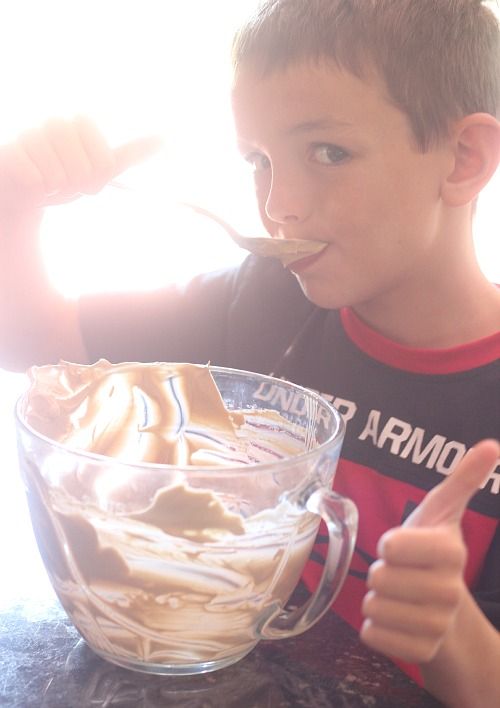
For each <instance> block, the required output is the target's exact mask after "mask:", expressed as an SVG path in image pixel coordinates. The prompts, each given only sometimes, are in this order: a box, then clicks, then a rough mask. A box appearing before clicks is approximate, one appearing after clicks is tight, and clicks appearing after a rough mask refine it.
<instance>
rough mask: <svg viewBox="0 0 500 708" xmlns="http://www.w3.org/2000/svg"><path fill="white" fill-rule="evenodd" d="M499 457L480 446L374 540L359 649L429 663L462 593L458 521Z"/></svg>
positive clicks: (487, 445) (493, 446) (463, 555)
mask: <svg viewBox="0 0 500 708" xmlns="http://www.w3.org/2000/svg"><path fill="white" fill-rule="evenodd" d="M499 455H500V446H499V444H498V443H497V442H496V441H494V440H483V441H482V442H481V443H479V444H478V445H476V446H475V447H474V448H472V449H471V450H469V452H468V453H467V454H466V455H465V457H464V458H463V459H462V461H461V462H460V463H459V464H458V465H457V467H456V469H455V470H454V472H453V473H452V474H451V476H450V477H448V478H447V479H446V480H444V481H443V482H442V483H441V484H439V485H438V486H437V487H435V488H434V489H433V490H431V491H430V492H429V493H428V494H427V496H426V497H425V499H424V500H423V501H422V503H421V504H420V505H419V506H418V507H417V508H416V509H415V511H414V512H413V513H412V514H411V515H410V516H409V517H408V519H407V520H406V522H405V523H404V525H403V526H401V527H398V528H395V529H391V530H390V531H387V532H386V533H385V534H384V535H383V536H382V537H381V538H380V541H379V544H378V548H377V551H378V555H379V559H378V560H377V561H375V562H374V563H373V564H372V566H371V568H370V571H369V574H368V581H367V582H368V588H369V591H368V593H367V594H366V596H365V599H364V602H363V607H362V610H363V614H364V616H365V621H364V623H363V626H362V628H361V638H362V640H363V641H364V642H365V643H366V644H368V645H369V646H371V647H372V648H374V649H376V650H378V651H380V652H382V653H384V654H387V655H389V656H394V657H398V658H399V659H402V660H403V661H408V662H411V663H426V662H429V661H431V660H432V659H433V658H434V657H435V655H436V653H437V652H438V650H439V648H440V646H441V644H442V643H443V641H444V639H445V637H446V635H447V634H448V632H449V631H450V629H451V628H452V627H453V625H454V621H455V619H456V617H457V614H458V610H459V608H460V606H461V604H462V602H463V600H464V598H465V596H467V594H468V590H467V587H466V586H465V583H464V580H463V571H464V566H465V562H466V559H467V552H466V548H465V544H464V541H463V538H462V533H461V529H460V523H461V519H462V516H463V513H464V511H465V508H466V506H467V504H468V502H469V500H470V499H471V497H472V496H473V495H474V493H475V492H476V491H477V489H478V487H479V486H480V485H481V484H482V483H483V482H484V481H485V480H486V479H487V477H488V475H489V473H490V471H491V469H492V468H493V467H494V465H495V464H496V463H497V461H498V457H499Z"/></svg>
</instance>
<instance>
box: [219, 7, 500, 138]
mask: <svg viewBox="0 0 500 708" xmlns="http://www.w3.org/2000/svg"><path fill="white" fill-rule="evenodd" d="M490 4H491V3H490ZM303 60H312V61H322V60H333V61H334V62H335V63H336V64H337V65H338V66H339V67H341V68H342V69H346V70H348V71H350V72H352V73H353V74H356V75H358V76H360V77H362V76H363V75H364V72H365V70H366V68H367V67H368V66H370V65H371V66H372V67H374V68H375V70H376V71H377V72H378V74H379V75H380V76H381V77H382V78H383V79H384V81H385V84H386V86H387V89H388V92H389V96H390V99H391V100H392V101H393V103H394V104H395V105H397V106H398V107H399V108H400V109H401V110H402V111H403V112H404V113H406V115H407V116H408V118H409V121H410V124H411V127H412V129H413V133H414V135H415V138H416V141H417V144H418V146H419V148H420V149H421V150H422V151H425V150H426V149H428V148H429V146H430V145H432V144H435V143H436V142H439V140H440V139H442V138H443V137H445V136H446V135H447V134H448V131H449V126H450V122H452V121H454V120H458V119H460V118H462V117H464V116H466V115H468V114H471V113H476V112H484V113H490V114H492V115H494V116H498V113H499V104H500V32H499V23H498V19H497V18H496V17H495V15H494V13H493V12H492V11H491V10H490V9H488V7H487V6H486V5H485V4H484V2H482V0H265V1H264V2H262V3H261V4H260V6H259V8H258V10H257V11H256V13H255V14H254V15H253V16H252V17H251V18H250V19H249V20H248V21H247V22H246V24H245V25H243V27H242V28H241V29H240V31H239V32H238V33H237V35H236V37H235V40H234V43H233V66H234V69H235V72H237V71H238V69H239V68H240V67H241V66H242V65H250V66H251V67H252V68H253V69H256V70H257V71H262V73H263V74H264V75H265V74H266V73H269V72H272V71H274V70H277V69H283V68H285V67H287V66H289V65H291V64H293V63H295V62H300V61H303Z"/></svg>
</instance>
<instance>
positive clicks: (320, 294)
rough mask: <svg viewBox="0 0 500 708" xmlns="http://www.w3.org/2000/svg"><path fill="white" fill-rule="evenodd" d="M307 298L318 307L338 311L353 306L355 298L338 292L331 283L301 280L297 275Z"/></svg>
mask: <svg viewBox="0 0 500 708" xmlns="http://www.w3.org/2000/svg"><path fill="white" fill-rule="evenodd" d="M295 277H296V278H297V280H298V281H299V285H300V287H301V289H302V292H303V293H304V295H305V296H306V298H307V299H308V300H309V301H310V302H312V303H313V305H316V306H317V307H322V308H324V309H327V310H338V309H339V308H341V307H348V306H349V305H351V304H353V296H352V295H351V294H350V293H345V292H340V291H336V289H335V288H333V287H332V286H331V283H330V284H329V283H325V282H319V281H315V280H311V279H305V278H303V279H302V278H301V277H300V276H299V275H295Z"/></svg>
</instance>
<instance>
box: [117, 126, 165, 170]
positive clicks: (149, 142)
mask: <svg viewBox="0 0 500 708" xmlns="http://www.w3.org/2000/svg"><path fill="white" fill-rule="evenodd" d="M163 144H164V143H163V140H162V138H160V137H159V136H156V135H152V136H149V137H145V138H137V139H136V140H131V141H130V142H128V143H124V144H123V145H119V146H118V147H117V148H115V149H114V151H113V152H114V156H115V170H114V175H113V176H114V177H116V176H117V175H119V174H121V173H122V172H124V171H125V170H127V169H128V168H129V167H133V166H134V165H137V164H139V163H140V162H143V160H147V159H148V158H149V157H152V156H153V155H155V154H156V153H157V152H159V151H160V150H161V148H162V147H163Z"/></svg>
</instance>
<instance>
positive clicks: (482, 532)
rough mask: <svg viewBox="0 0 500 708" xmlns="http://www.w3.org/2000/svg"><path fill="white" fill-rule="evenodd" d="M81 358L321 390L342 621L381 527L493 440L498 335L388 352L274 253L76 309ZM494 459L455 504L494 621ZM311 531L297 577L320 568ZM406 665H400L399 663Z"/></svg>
mask: <svg viewBox="0 0 500 708" xmlns="http://www.w3.org/2000/svg"><path fill="white" fill-rule="evenodd" d="M81 326H82V331H83V335H84V341H85V344H86V346H87V350H88V353H89V357H90V360H91V361H95V360H97V359H99V358H106V359H109V360H110V361H112V362H120V361H177V362H184V361H185V362H193V363H207V362H211V363H212V364H214V365H220V366H230V367H234V368H238V369H245V370H249V371H256V372H261V373H266V374H269V373H273V374H274V375H276V376H281V377H284V378H287V379H289V380H291V381H294V382H295V383H298V384H300V385H302V386H306V387H308V388H313V389H315V390H317V391H319V392H320V393H322V394H323V395H324V396H325V397H326V398H328V399H330V400H332V401H333V403H334V404H335V405H336V406H337V407H338V408H339V410H340V411H341V412H342V413H343V415H344V418H345V420H346V422H347V431H346V438H345V442H344V446H343V450H342V458H341V460H340V462H339V466H338V469H337V473H336V477H335V484H334V487H335V488H336V489H337V490H338V491H339V492H340V493H342V494H345V495H346V496H348V497H350V498H352V499H353V500H354V501H355V502H356V504H357V506H358V509H359V514H360V522H359V532H358V539H357V544H356V551H355V554H354V558H353V562H352V564H351V568H350V571H349V575H348V578H347V580H346V583H345V585H344V588H343V590H342V591H341V593H340V595H339V597H338V598H337V600H336V601H335V604H334V609H335V610H336V611H337V612H339V614H341V615H342V616H343V617H344V618H345V619H347V620H348V621H349V622H350V623H351V624H352V625H353V626H354V627H356V628H358V629H359V627H360V625H361V621H362V618H361V613H360V605H361V600H362V598H363V596H364V594H365V592H366V587H365V580H366V573H367V570H368V567H369V565H370V563H371V562H372V560H373V559H374V558H375V556H376V545H377V541H378V539H379V537H380V535H381V534H382V533H383V532H384V531H385V530H387V529H388V528H391V527H394V526H397V525H399V524H401V522H402V521H403V520H404V519H405V518H406V516H407V515H408V514H409V513H410V512H411V511H412V509H413V508H415V506H416V505H417V504H418V503H419V502H420V501H421V500H422V499H423V497H424V496H425V493H426V491H427V490H429V489H431V488H432V487H433V486H435V485H436V484H437V483H439V482H440V481H441V480H442V479H443V478H444V476H446V475H447V474H449V472H450V470H451V468H452V466H453V464H454V463H456V462H457V461H458V460H459V459H460V458H461V457H462V456H463V454H465V451H466V450H467V449H468V448H469V447H471V446H472V445H473V444H474V443H476V442H477V441H478V440H480V439H483V438H488V437H492V438H499V437H500V395H499V392H500V333H498V334H497V335H494V336H492V337H489V338H486V339H484V340H481V341H480V342H473V343H471V344H470V345H465V346H462V347H457V348H455V349H452V350H446V351H445V350H440V351H433V350H430V351H421V350H414V349H409V348H406V347H401V346H399V345H397V344H395V343H394V342H391V341H389V340H386V339H384V338H383V337H381V336H380V335H379V334H377V333H375V332H373V331H372V330H370V329H368V328H367V327H366V326H365V325H364V324H363V323H362V322H361V321H360V320H359V319H357V317H356V316H355V314H354V313H353V312H352V311H351V310H348V309H346V310H342V311H340V312H339V311H334V310H326V309H322V308H318V307H316V306H314V305H312V304H311V303H310V302H309V301H308V300H307V299H306V298H305V297H304V295H303V294H302V292H301V290H300V287H299V285H298V283H297V281H296V279H295V277H294V276H293V275H292V274H290V273H289V272H288V271H287V270H285V269H284V268H283V267H282V266H281V265H280V264H279V263H278V262H277V261H276V260H274V259H266V258H257V257H254V256H250V257H249V258H248V259H247V260H246V261H245V262H244V263H243V265H242V266H241V267H240V268H238V269H234V270H227V271H221V272H218V273H213V274H208V275H202V276H198V277H197V278H194V279H193V280H192V281H191V282H190V283H189V284H188V285H187V286H185V287H182V288H179V287H172V288H169V289H167V290H165V292H164V295H163V296H162V297H161V298H159V297H158V293H152V294H140V295H137V294H132V295H116V296H113V297H110V298H109V303H108V304H107V305H106V306H104V307H103V305H102V302H101V301H99V299H96V298H86V299H85V300H84V301H83V302H82V305H81ZM499 520H500V464H499V465H498V466H497V467H496V469H495V470H493V472H492V473H491V475H490V478H489V480H488V481H487V483H486V485H485V486H484V488H483V489H482V490H480V491H479V492H478V493H477V494H476V495H475V497H474V498H473V500H472V501H471V503H470V504H469V508H468V509H467V511H466V513H465V515H464V520H463V530H464V537H465V540H466V543H467V545H468V548H469V561H468V565H467V569H466V580H467V583H468V584H469V586H470V587H471V588H472V589H473V592H474V594H475V596H476V599H477V600H478V602H479V604H480V605H481V607H482V609H483V611H484V612H485V613H486V615H487V616H488V617H489V619H490V620H491V621H492V622H493V623H494V624H495V626H496V627H497V628H499V629H500V524H499ZM323 543H324V539H323V538H322V537H321V536H320V538H319V539H318V543H317V545H316V547H315V552H314V554H313V560H311V563H310V564H309V566H308V568H307V570H306V573H305V579H306V582H310V583H311V584H312V583H314V582H315V580H316V579H317V577H318V576H319V573H320V565H321V558H322V556H323V550H324V546H323ZM410 673H413V672H411V671H410Z"/></svg>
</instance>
